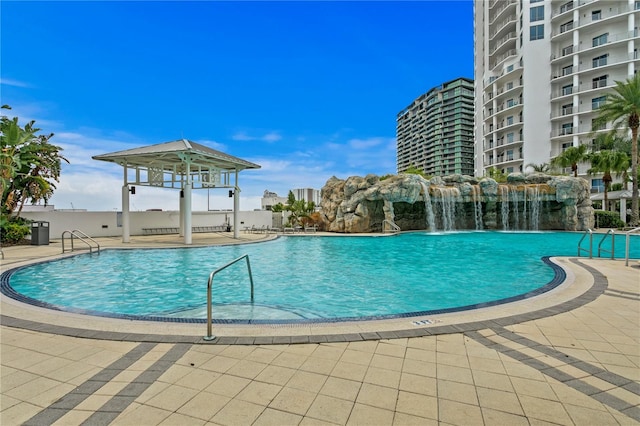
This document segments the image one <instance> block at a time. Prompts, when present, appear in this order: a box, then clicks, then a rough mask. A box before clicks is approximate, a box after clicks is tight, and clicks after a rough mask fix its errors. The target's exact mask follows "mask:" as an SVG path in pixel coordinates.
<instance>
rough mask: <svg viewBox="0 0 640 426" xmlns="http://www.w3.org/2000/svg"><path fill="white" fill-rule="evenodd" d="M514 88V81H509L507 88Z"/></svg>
mask: <svg viewBox="0 0 640 426" xmlns="http://www.w3.org/2000/svg"><path fill="white" fill-rule="evenodd" d="M511 89H513V81H510V82H508V83H507V90H511Z"/></svg>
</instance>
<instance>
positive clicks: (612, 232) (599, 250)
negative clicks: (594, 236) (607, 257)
mask: <svg viewBox="0 0 640 426" xmlns="http://www.w3.org/2000/svg"><path fill="white" fill-rule="evenodd" d="M609 234H611V251H609V250H606V249H603V248H601V246H602V243H604V240H606V239H607V237H608V236H609ZM615 243H616V231H614V230H613V229H609V230H608V231H607V233H606V234H604V237H602V239H601V240H600V242H599V243H598V257H600V252H605V253H610V254H611V259H615V257H614V251H615Z"/></svg>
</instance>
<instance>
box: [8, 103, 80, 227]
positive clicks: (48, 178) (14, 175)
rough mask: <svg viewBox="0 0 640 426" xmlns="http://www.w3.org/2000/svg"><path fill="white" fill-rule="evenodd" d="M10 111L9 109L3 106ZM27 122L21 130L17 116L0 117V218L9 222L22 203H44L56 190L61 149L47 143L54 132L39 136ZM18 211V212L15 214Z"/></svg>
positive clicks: (64, 159)
mask: <svg viewBox="0 0 640 426" xmlns="http://www.w3.org/2000/svg"><path fill="white" fill-rule="evenodd" d="M2 108H4V109H11V108H10V107H9V106H7V105H4V106H2ZM34 124H35V121H30V122H29V123H27V124H25V126H24V127H21V126H20V124H19V122H18V117H14V118H9V117H7V116H6V115H2V116H1V117H0V148H1V150H0V176H1V178H2V205H1V206H0V208H1V211H2V216H3V218H4V219H5V220H10V219H11V217H12V216H13V215H14V213H15V217H19V216H20V212H21V211H22V207H23V206H24V204H25V202H27V201H30V202H31V203H32V204H35V203H37V202H39V201H44V202H45V204H46V203H47V201H48V200H49V198H51V196H52V195H53V192H54V190H55V189H56V185H55V182H58V181H59V178H60V172H61V162H62V161H66V162H67V163H68V160H67V159H66V158H64V157H63V156H62V155H61V153H60V152H61V151H62V148H60V147H59V146H56V145H52V144H51V143H49V139H50V138H51V137H52V136H53V133H51V134H49V135H38V134H37V133H38V132H39V131H40V129H38V128H36V127H34ZM16 209H17V213H16Z"/></svg>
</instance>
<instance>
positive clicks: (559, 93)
mask: <svg viewBox="0 0 640 426" xmlns="http://www.w3.org/2000/svg"><path fill="white" fill-rule="evenodd" d="M577 92H578V86H569V87H563V88H562V89H560V90H554V91H553V92H551V100H552V101H553V100H557V99H558V98H562V97H565V96H571V95H573V94H574V93H577Z"/></svg>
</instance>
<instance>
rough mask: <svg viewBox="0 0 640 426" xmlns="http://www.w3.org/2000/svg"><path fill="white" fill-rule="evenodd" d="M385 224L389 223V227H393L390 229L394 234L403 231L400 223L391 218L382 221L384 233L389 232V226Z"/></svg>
mask: <svg viewBox="0 0 640 426" xmlns="http://www.w3.org/2000/svg"><path fill="white" fill-rule="evenodd" d="M385 225H389V228H391V231H389V232H393V233H394V234H397V233H398V232H400V231H401V229H400V227H399V226H398V225H396V224H395V223H394V222H393V221H391V220H389V219H384V220H383V221H382V233H383V234H384V233H385V232H387V228H386V227H385Z"/></svg>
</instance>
